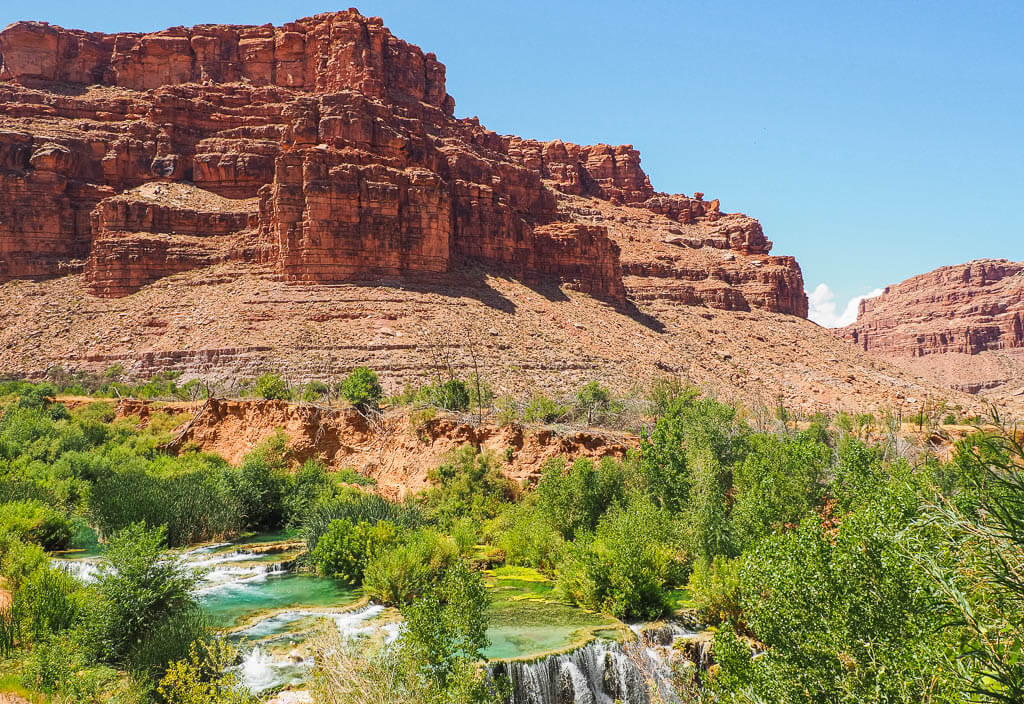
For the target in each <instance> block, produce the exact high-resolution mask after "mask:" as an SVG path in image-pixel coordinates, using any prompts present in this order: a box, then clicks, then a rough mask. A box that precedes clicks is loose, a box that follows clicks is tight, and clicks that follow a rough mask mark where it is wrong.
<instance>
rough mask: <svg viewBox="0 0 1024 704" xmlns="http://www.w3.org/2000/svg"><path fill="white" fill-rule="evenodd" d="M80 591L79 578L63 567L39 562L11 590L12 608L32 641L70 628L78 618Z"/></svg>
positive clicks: (37, 640)
mask: <svg viewBox="0 0 1024 704" xmlns="http://www.w3.org/2000/svg"><path fill="white" fill-rule="evenodd" d="M81 599H82V594H81V585H80V584H79V583H78V581H77V580H76V579H75V578H74V577H72V576H71V575H70V574H68V573H67V572H65V571H64V570H61V569H57V568H55V567H50V566H49V565H45V564H44V565H42V566H40V567H38V568H37V569H36V570H35V571H34V572H32V573H31V574H29V575H28V576H27V577H26V578H25V579H24V581H22V582H21V584H20V585H19V586H18V590H17V591H16V592H15V593H14V606H13V608H14V611H15V612H16V613H17V614H18V615H19V620H20V622H21V627H22V630H23V632H24V633H26V634H27V635H28V636H29V637H30V638H31V639H32V640H33V641H35V642H39V641H41V640H43V639H44V638H46V637H47V636H50V635H53V634H55V633H59V632H61V631H64V630H66V629H68V628H70V627H71V625H72V624H73V623H74V622H75V619H76V618H77V617H78V613H79V610H80V604H81Z"/></svg>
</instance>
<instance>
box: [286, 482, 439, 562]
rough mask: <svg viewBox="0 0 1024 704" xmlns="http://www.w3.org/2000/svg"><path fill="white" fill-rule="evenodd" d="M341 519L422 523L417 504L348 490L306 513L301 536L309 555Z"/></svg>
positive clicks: (403, 524)
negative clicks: (395, 501)
mask: <svg viewBox="0 0 1024 704" xmlns="http://www.w3.org/2000/svg"><path fill="white" fill-rule="evenodd" d="M338 519H345V520H348V521H349V522H350V523H353V524H355V523H359V522H360V521H367V522H369V523H376V522H377V521H388V522H390V523H393V524H395V525H396V526H398V527H399V528H403V529H409V528H416V527H418V526H420V525H422V524H423V517H422V515H421V514H420V512H419V510H418V509H417V508H416V507H415V506H411V505H409V504H397V503H392V502H390V501H388V500H387V499H385V498H383V497H381V496H379V495H377V494H364V493H363V492H361V491H357V490H354V489H346V490H344V491H343V493H342V494H341V495H340V496H338V497H337V498H335V499H332V500H330V501H327V502H324V503H318V504H316V505H314V506H312V507H311V508H310V509H309V511H308V512H307V515H306V517H305V520H304V521H303V523H302V535H303V538H304V539H305V541H306V550H307V551H308V552H309V554H310V555H312V554H313V553H314V552H316V546H317V544H318V543H319V542H320V538H321V536H323V534H324V533H326V532H327V530H328V529H329V528H330V525H331V523H332V522H333V521H335V520H338Z"/></svg>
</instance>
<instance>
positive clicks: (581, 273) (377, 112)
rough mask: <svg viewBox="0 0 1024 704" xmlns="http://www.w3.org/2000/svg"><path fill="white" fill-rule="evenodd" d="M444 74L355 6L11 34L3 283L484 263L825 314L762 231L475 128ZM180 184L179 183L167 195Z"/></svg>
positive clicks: (337, 277)
mask: <svg viewBox="0 0 1024 704" xmlns="http://www.w3.org/2000/svg"><path fill="white" fill-rule="evenodd" d="M453 110H454V101H453V100H452V98H451V97H450V96H449V95H448V94H447V93H446V90H445V68H444V66H443V65H442V64H441V63H440V62H438V61H437V59H436V58H435V57H434V55H433V54H424V53H423V52H422V51H421V50H420V49H419V48H417V47H415V46H412V45H410V44H407V43H406V42H404V41H402V40H400V39H397V38H396V37H394V36H393V35H392V34H391V33H390V32H389V31H388V30H387V29H386V28H385V27H384V26H383V24H382V23H381V21H380V19H379V18H367V17H363V16H361V15H360V14H359V13H358V12H356V11H355V10H349V11H345V12H337V13H328V14H321V15H317V16H315V17H309V18H305V19H301V20H297V21H295V22H292V23H288V24H286V25H284V26H283V27H273V26H270V25H264V26H258V27H243V26H221V25H217V26H213V25H203V26H198V27H193V28H181V27H178V28H172V29H168V30H164V31H161V32H157V33H153V34H116V35H104V34H98V33H89V32H82V31H78V30H66V29H62V28H60V27H55V26H50V25H47V24H43V23H33V22H19V23H16V24H14V25H11V26H10V27H8V28H7V29H5V30H3V31H2V32H0V116H2V117H3V127H2V128H0V281H2V280H5V279H11V278H45V277H53V276H58V275H61V274H63V273H66V272H74V271H80V270H81V269H82V268H83V267H84V270H85V279H86V281H87V284H88V286H89V288H90V290H91V292H92V293H93V294H95V295H99V296H125V295H129V294H131V293H132V292H134V291H137V290H138V289H139V288H140V287H142V286H146V285H147V284H149V283H151V282H153V281H155V280H157V279H159V278H161V277H163V276H167V275H169V274H173V273H177V272H182V271H187V270H190V269H196V268H201V267H205V266H210V265H213V264H218V263H223V262H226V261H232V262H237V263H240V264H243V265H246V264H251V265H254V266H260V267H266V266H270V267H272V269H273V271H274V272H276V275H277V276H279V277H282V278H283V279H285V280H288V281H306V282H321V283H322V282H331V281H379V280H381V279H384V280H395V279H399V280H400V279H406V278H408V279H417V278H427V279H435V280H436V279H444V278H445V277H447V276H450V275H451V274H452V272H455V271H461V270H465V269H466V268H467V267H468V268H483V269H484V270H486V271H494V272H501V273H507V274H508V275H511V276H513V277H516V278H520V279H522V280H524V281H534V280H536V281H541V282H542V281H548V280H550V281H555V282H561V283H566V284H569V285H571V286H573V287H576V288H578V289H580V290H582V291H585V292H588V293H590V294H592V295H594V296H596V297H600V298H605V299H609V300H612V301H618V302H625V301H626V299H627V298H634V299H636V300H652V299H663V300H669V301H676V302H680V303H684V304H688V305H708V306H713V307H718V308H725V309H730V310H750V309H751V308H762V309H767V310H771V311H775V312H782V313H791V314H795V315H799V316H801V317H806V314H807V299H806V296H805V295H804V293H803V281H802V278H801V274H800V268H799V266H798V265H797V263H796V261H795V260H793V259H792V258H791V257H772V256H769V254H768V253H769V251H770V249H771V242H770V241H768V240H767V239H766V238H765V237H764V234H763V232H762V230H761V227H760V225H759V224H758V223H757V221H756V220H753V219H751V218H748V217H746V216H743V215H738V214H726V213H723V212H721V210H720V205H719V202H718V201H717V200H712V201H704V199H703V195H702V194H694V196H693V197H692V198H691V197H687V196H682V195H668V194H664V193H657V192H655V191H654V189H653V188H652V186H651V184H650V180H649V179H648V177H647V175H646V174H645V173H644V172H643V170H642V168H641V167H640V155H639V153H638V152H637V151H636V150H635V149H633V147H632V146H629V145H622V146H609V145H604V144H599V145H591V146H580V145H575V144H568V143H563V142H561V141H553V142H546V143H544V142H537V141H533V140H524V139H520V138H517V137H507V136H500V135H497V134H495V133H494V132H491V131H489V130H487V129H485V128H484V127H482V126H481V125H480V124H479V122H478V121H477V120H475V119H469V120H459V119H455V118H454V117H453ZM157 184H160V185H161V187H159V188H158V187H156V186H157Z"/></svg>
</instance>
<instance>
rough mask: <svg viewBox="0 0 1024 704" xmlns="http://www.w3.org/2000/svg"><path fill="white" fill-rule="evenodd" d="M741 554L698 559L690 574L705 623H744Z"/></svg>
mask: <svg viewBox="0 0 1024 704" xmlns="http://www.w3.org/2000/svg"><path fill="white" fill-rule="evenodd" d="M740 565H741V561H740V559H739V558H733V559H729V558H727V557H722V556H716V557H715V558H714V559H713V560H712V561H711V562H708V561H707V560H698V561H697V563H696V564H695V565H694V566H693V572H692V573H691V574H690V592H691V594H692V595H693V602H694V606H695V608H696V610H697V615H698V617H699V618H700V619H701V623H707V624H710V625H717V624H720V623H731V624H737V625H739V624H742V623H743V619H742V607H741V606H740Z"/></svg>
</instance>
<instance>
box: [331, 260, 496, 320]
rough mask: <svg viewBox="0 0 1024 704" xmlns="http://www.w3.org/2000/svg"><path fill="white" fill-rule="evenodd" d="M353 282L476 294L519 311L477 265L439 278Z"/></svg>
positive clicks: (490, 305) (453, 295)
mask: <svg viewBox="0 0 1024 704" xmlns="http://www.w3.org/2000/svg"><path fill="white" fill-rule="evenodd" d="M347 283H350V284H351V285H353V286H368V287H374V288H377V287H380V286H385V287H387V288H395V289H401V290H403V291H413V292H415V293H436V294H438V295H440V296H447V297H451V298H472V299H474V300H477V301H479V302H481V303H483V304H484V305H485V306H487V307H488V308H494V309H495V310H500V311H502V312H503V313H515V312H516V304H515V303H514V302H513V301H512V299H510V298H508V297H507V296H505V295H504V294H503V293H501V292H500V291H498V290H496V289H494V288H492V287H491V286H490V285H488V283H487V278H486V275H485V272H483V271H481V270H476V269H469V268H466V269H456V270H453V271H451V272H449V273H448V274H446V275H445V276H443V277H441V278H437V279H433V278H431V279H417V278H402V279H391V278H381V279H376V280H373V281H351V282H347Z"/></svg>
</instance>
